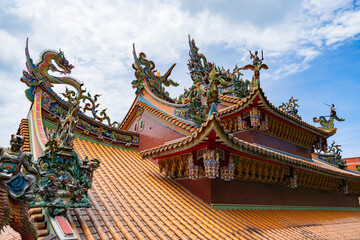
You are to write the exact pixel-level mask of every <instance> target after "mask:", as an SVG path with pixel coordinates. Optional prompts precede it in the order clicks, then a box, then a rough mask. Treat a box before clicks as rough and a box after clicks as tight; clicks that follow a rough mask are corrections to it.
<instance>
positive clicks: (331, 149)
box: [317, 141, 347, 169]
mask: <svg viewBox="0 0 360 240" xmlns="http://www.w3.org/2000/svg"><path fill="white" fill-rule="evenodd" d="M340 147H341V145H339V144H335V141H333V142H332V143H331V145H330V146H328V147H327V149H325V150H324V151H323V152H324V153H322V152H321V151H319V152H317V154H318V156H319V158H320V159H321V160H324V161H326V162H329V163H331V164H334V165H336V166H337V167H338V168H340V169H345V168H347V164H346V161H345V160H343V159H342V156H341V152H342V150H341V149H340Z"/></svg>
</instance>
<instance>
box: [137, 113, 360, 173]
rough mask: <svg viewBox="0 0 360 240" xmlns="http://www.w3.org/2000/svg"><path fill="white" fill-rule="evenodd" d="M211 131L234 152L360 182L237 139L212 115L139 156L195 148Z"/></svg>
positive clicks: (150, 155) (155, 156) (171, 152)
mask: <svg viewBox="0 0 360 240" xmlns="http://www.w3.org/2000/svg"><path fill="white" fill-rule="evenodd" d="M212 130H214V131H215V132H216V134H217V136H218V137H219V138H220V139H221V140H222V141H223V142H224V143H225V144H226V145H227V146H228V147H230V148H232V149H234V150H235V151H239V152H242V153H245V154H248V155H252V156H255V157H258V158H261V159H266V160H270V161H273V162H277V163H280V164H285V165H288V166H292V167H296V168H299V169H304V170H308V171H312V172H318V173H321V174H325V175H329V176H335V177H339V178H346V179H352V180H360V175H359V174H355V173H352V172H347V171H344V170H341V169H338V168H336V167H328V168H326V167H323V166H320V165H318V164H316V163H314V162H310V161H305V160H303V159H300V158H296V157H292V156H288V155H285V154H282V153H279V152H275V151H272V150H269V149H265V148H263V147H261V146H257V145H255V144H252V143H248V142H246V141H243V140H241V139H238V138H236V137H234V136H233V135H232V134H229V133H228V132H227V131H226V130H224V129H223V126H222V125H221V124H220V122H219V119H218V118H217V117H216V116H215V115H212V116H211V117H210V118H208V120H207V121H206V123H203V124H202V126H201V128H199V129H198V130H197V131H195V132H194V133H192V134H191V135H190V136H188V137H184V138H181V139H179V140H178V141H176V142H171V143H167V144H164V145H161V146H159V147H156V148H152V149H148V150H145V151H142V152H140V154H141V156H142V157H143V158H145V159H148V158H157V157H164V156H167V155H171V154H174V153H177V152H180V151H184V150H189V149H191V148H193V147H195V146H196V145H198V144H199V143H200V142H201V141H203V140H204V138H205V137H206V136H208V135H209V133H210V132H211V131H212Z"/></svg>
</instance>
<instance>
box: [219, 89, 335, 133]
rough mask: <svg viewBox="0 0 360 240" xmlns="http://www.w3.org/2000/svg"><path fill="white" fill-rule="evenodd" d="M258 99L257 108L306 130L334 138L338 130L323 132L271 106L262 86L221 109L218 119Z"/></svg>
mask: <svg viewBox="0 0 360 240" xmlns="http://www.w3.org/2000/svg"><path fill="white" fill-rule="evenodd" d="M257 97H258V102H257V106H258V107H260V108H263V109H267V110H269V111H270V112H271V113H273V114H275V115H277V116H278V117H281V118H282V119H284V120H286V121H289V122H291V123H293V124H296V125H298V126H301V127H302V128H305V129H307V130H309V131H311V132H314V133H317V134H320V135H323V136H327V137H329V136H332V135H333V134H335V133H336V130H337V129H336V128H334V129H333V130H323V129H321V128H319V127H315V126H313V125H311V124H309V123H307V122H305V121H302V120H301V119H300V118H298V117H295V116H293V115H291V114H289V113H287V112H285V111H283V110H281V109H280V108H278V107H276V106H274V105H273V104H271V103H270V102H269V100H268V99H267V97H266V96H265V94H264V91H263V90H262V88H261V87H260V86H258V87H256V88H255V89H254V90H253V91H252V92H251V93H250V95H249V96H247V97H246V98H243V99H241V101H239V102H238V103H236V104H234V105H232V106H229V107H227V108H224V109H221V110H219V111H218V113H217V116H218V117H221V118H222V117H225V116H228V115H231V114H234V113H235V112H238V111H240V110H242V109H244V108H246V107H248V106H249V105H250V104H252V103H253V102H254V100H255V99H256V98H257ZM222 98H224V99H232V98H226V97H224V96H223V97H222ZM233 101H234V102H235V100H233Z"/></svg>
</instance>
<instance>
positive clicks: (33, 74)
mask: <svg viewBox="0 0 360 240" xmlns="http://www.w3.org/2000/svg"><path fill="white" fill-rule="evenodd" d="M28 41H29V39H27V40H26V48H25V55H26V68H27V71H25V70H24V71H23V76H22V77H21V79H20V80H21V81H22V82H24V83H25V84H26V85H27V86H28V87H29V89H27V90H25V93H26V97H27V98H28V99H29V100H30V101H34V93H33V91H34V88H35V87H36V86H38V85H40V84H44V85H45V86H46V87H48V88H50V87H52V86H53V84H67V85H70V86H72V87H74V88H75V89H76V90H77V91H80V85H81V84H80V83H79V82H78V81H77V80H76V79H74V78H71V77H56V76H53V75H50V74H49V73H48V72H49V71H52V72H58V73H60V74H70V73H71V69H73V68H74V66H73V65H71V64H69V62H68V61H67V59H66V58H65V55H64V53H63V52H62V51H61V50H59V52H56V51H53V50H47V51H45V52H43V53H42V55H41V59H40V61H39V63H37V64H34V63H33V60H32V59H31V57H30V54H29V47H28ZM54 63H56V65H55V64H54Z"/></svg>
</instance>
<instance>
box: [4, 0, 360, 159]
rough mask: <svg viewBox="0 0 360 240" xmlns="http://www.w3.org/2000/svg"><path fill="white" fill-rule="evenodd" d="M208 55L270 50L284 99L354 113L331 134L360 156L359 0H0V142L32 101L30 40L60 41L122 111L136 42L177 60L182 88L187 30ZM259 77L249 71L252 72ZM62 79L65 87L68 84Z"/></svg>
mask: <svg viewBox="0 0 360 240" xmlns="http://www.w3.org/2000/svg"><path fill="white" fill-rule="evenodd" d="M188 34H191V37H193V38H195V41H196V43H197V46H198V47H199V48H200V52H202V53H204V54H205V55H206V56H207V59H208V60H209V61H213V62H215V63H216V64H217V65H220V66H221V65H223V66H224V67H226V68H230V69H232V68H233V67H234V65H235V64H237V65H238V66H243V65H245V64H247V63H249V62H250V59H249V54H248V52H247V50H248V49H249V50H264V57H265V60H264V62H265V63H266V64H267V65H268V66H269V69H268V70H264V71H262V73H261V86H262V88H263V89H264V91H265V94H266V95H267V97H268V99H269V100H270V101H271V102H272V103H273V104H274V105H276V106H278V105H280V104H281V103H282V102H284V101H287V100H288V99H289V98H290V97H291V96H294V97H295V98H299V105H300V108H299V114H300V115H301V116H302V118H303V120H305V121H307V122H309V123H312V118H313V117H315V116H316V117H319V116H320V115H327V114H328V113H329V107H328V106H326V105H325V104H324V103H328V104H330V103H334V104H335V105H336V107H337V112H338V115H339V116H340V117H343V118H345V119H346V121H345V122H336V123H335V124H336V127H337V128H338V133H337V134H336V135H335V136H334V137H332V138H331V139H330V141H332V140H333V139H334V140H335V141H336V143H337V144H342V145H343V147H342V148H343V156H344V157H352V156H360V138H359V137H360V121H359V119H360V107H359V102H360V94H359V92H360V2H359V1H352V0H351V1H350V0H342V1H333V0H331V1H330V0H323V1H316V0H304V1H289V0H279V1H265V0H258V1H253V2H252V3H249V1H224V0H221V1H220V0H210V1H206V2H205V1H196V0H195V1H176V0H166V1H136V2H135V1H133V2H132V1H97V2H95V1H85V0H79V1H70V0H63V1H45V0H31V1H30V0H23V1H10V0H3V1H1V2H0V83H1V86H2V94H1V95H0V111H1V116H2V117H1V119H0V145H1V146H7V145H8V144H9V143H8V142H9V138H10V134H12V133H14V132H16V130H17V127H18V124H19V122H20V119H21V118H24V117H26V115H27V111H28V109H29V107H30V102H28V101H27V100H26V98H25V95H24V92H23V91H24V90H25V89H26V86H25V85H24V84H23V83H21V82H20V80H19V79H20V77H21V74H22V70H23V69H25V55H24V48H25V41H26V38H27V37H29V38H30V40H29V48H30V54H31V56H32V58H33V60H34V61H37V60H38V58H39V54H40V53H41V52H42V51H43V50H45V49H56V50H57V49H59V48H61V49H62V50H63V51H64V52H65V55H66V57H67V59H68V60H69V61H70V62H71V63H72V64H73V65H75V68H74V69H73V72H72V76H73V77H75V78H77V79H79V80H80V81H83V82H84V83H85V86H86V87H87V89H88V90H89V91H90V92H91V93H99V94H102V96H101V98H100V103H101V107H103V108H106V107H107V108H108V110H107V112H108V114H109V115H110V117H111V119H112V121H121V120H122V119H123V117H124V116H125V114H126V112H127V110H128V109H129V107H130V105H131V103H132V101H133V99H134V97H135V94H134V92H135V90H134V89H132V88H131V81H132V80H133V79H134V75H133V74H134V72H133V69H132V68H131V64H132V61H133V59H132V54H131V51H132V44H133V43H135V45H136V50H137V52H141V51H144V52H145V53H146V54H147V56H148V58H150V59H152V60H153V61H154V62H155V63H156V66H157V69H158V70H159V71H160V72H162V73H163V72H165V71H166V70H167V69H168V68H169V67H170V66H171V64H172V63H175V62H176V63H177V65H176V67H175V69H174V71H173V74H172V79H173V80H175V81H177V82H179V83H180V86H179V87H177V88H174V87H172V88H169V89H168V91H169V92H170V93H171V95H172V96H173V97H176V96H178V95H179V94H180V93H181V92H182V91H183V88H185V87H189V86H190V85H191V80H190V78H189V76H188V74H187V66H186V63H187V60H188V43H187V35H188ZM244 73H245V77H250V75H251V73H250V72H244ZM63 89H64V88H63V87H57V88H56V90H57V91H63Z"/></svg>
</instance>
